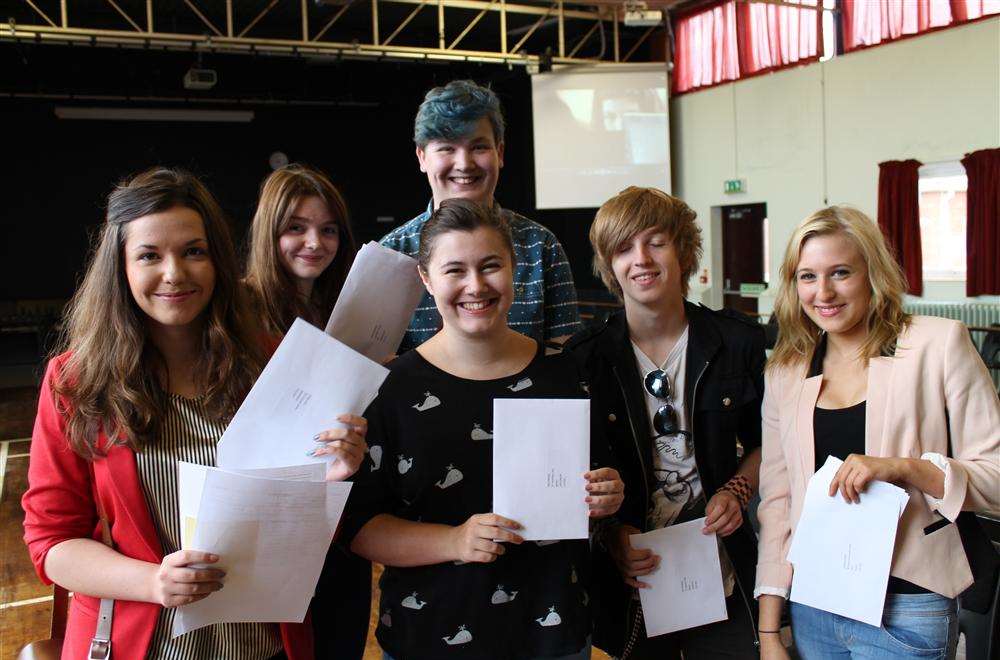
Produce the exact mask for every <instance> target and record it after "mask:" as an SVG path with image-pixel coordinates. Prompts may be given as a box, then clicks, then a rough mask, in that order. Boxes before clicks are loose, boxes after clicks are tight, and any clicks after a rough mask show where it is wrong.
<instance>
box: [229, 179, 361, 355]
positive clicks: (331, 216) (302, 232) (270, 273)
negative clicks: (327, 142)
mask: <svg viewBox="0 0 1000 660" xmlns="http://www.w3.org/2000/svg"><path fill="white" fill-rule="evenodd" d="M356 252H357V248H356V246H355V244H354V235H353V234H352V233H351V225H350V223H349V222H348V218H347V204H346V203H345V202H344V198H343V197H342V196H341V194H340V192H338V191H337V189H336V188H335V187H334V185H333V184H332V183H331V182H330V179H329V178H327V176H326V175H325V174H323V173H322V172H320V171H319V170H316V169H313V168H311V167H309V166H307V165H298V164H292V165H287V166H285V167H282V168H281V169H278V170H275V171H274V172H272V173H271V175H270V176H268V177H267V178H266V179H264V183H263V184H262V185H261V188H260V201H259V202H258V204H257V212H256V213H255V214H254V217H253V223H252V224H251V226H250V250H249V256H248V259H247V270H246V283H247V285H248V286H249V288H250V291H251V292H252V294H253V298H254V302H255V304H256V305H257V308H258V310H259V311H260V312H261V316H262V320H263V323H264V327H265V330H266V332H268V333H269V334H271V335H275V336H278V335H283V334H284V333H285V332H286V331H287V330H288V328H289V326H291V325H292V321H294V320H295V318H296V317H301V318H303V319H305V320H306V321H309V322H310V323H312V324H313V325H316V326H320V327H322V326H323V324H324V323H326V319H327V317H328V316H329V315H330V312H331V311H332V310H333V305H334V303H335V302H336V301H337V296H338V295H339V294H340V289H341V287H342V286H343V285H344V280H345V279H346V278H347V273H348V271H349V270H350V269H351V263H353V261H354V255H355V253H356Z"/></svg>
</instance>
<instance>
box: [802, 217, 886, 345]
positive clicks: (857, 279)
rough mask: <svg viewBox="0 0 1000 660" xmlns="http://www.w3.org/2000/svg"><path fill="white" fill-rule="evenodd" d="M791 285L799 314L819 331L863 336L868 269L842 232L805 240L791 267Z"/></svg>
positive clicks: (869, 287) (857, 251)
mask: <svg viewBox="0 0 1000 660" xmlns="http://www.w3.org/2000/svg"><path fill="white" fill-rule="evenodd" d="M795 286H796V292H797V293H798V296H799V304H801V305H802V311H803V312H805V314H806V316H808V317H809V318H810V319H811V320H812V322H813V323H815V324H816V325H817V326H819V328H820V329H821V330H824V331H826V332H827V333H828V334H830V335H841V336H845V337H846V336H851V335H857V334H858V333H860V334H861V335H862V336H863V335H864V334H866V333H867V327H866V325H865V323H864V321H865V318H866V317H867V314H868V305H869V303H870V302H871V297H872V294H871V284H870V283H869V281H868V268H867V266H866V265H865V262H864V259H862V257H861V251H860V250H859V249H858V247H857V245H855V244H854V241H853V240H851V238H850V237H848V235H847V234H845V233H844V232H836V233H832V234H821V235H818V236H812V237H811V238H809V239H808V240H806V242H805V243H804V244H803V245H802V249H801V250H800V252H799V263H798V265H797V266H796V268H795Z"/></svg>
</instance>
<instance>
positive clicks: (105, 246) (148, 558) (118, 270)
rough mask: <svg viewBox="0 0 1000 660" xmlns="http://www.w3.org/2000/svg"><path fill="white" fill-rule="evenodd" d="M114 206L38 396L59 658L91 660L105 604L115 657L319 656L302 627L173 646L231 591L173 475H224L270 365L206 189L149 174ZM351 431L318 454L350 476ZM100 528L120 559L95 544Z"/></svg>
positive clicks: (36, 519)
mask: <svg viewBox="0 0 1000 660" xmlns="http://www.w3.org/2000/svg"><path fill="white" fill-rule="evenodd" d="M107 208H108V211H107V218H106V221H105V223H104V226H103V229H102V231H101V233H100V235H99V237H98V240H97V244H96V247H95V250H94V253H93V256H92V258H91V262H90V264H89V266H88V268H87V272H86V275H85V277H84V280H83V283H82V285H81V286H80V289H79V290H78V291H77V293H76V295H75V296H74V298H73V300H72V301H71V303H70V305H69V307H68V310H67V314H66V318H65V323H64V338H63V341H62V344H61V349H62V351H63V352H62V353H61V354H60V355H58V356H57V357H55V358H54V359H53V360H52V361H51V362H50V363H49V366H48V369H47V371H46V374H45V379H44V382H43V384H42V390H41V394H40V397H39V404H38V417H37V419H36V422H35V429H34V432H33V434H32V444H31V463H30V466H29V470H28V490H27V492H26V493H25V495H24V498H23V500H22V505H23V507H24V510H25V519H24V528H25V541H26V543H27V544H28V549H29V551H30V553H31V557H32V560H33V562H34V564H35V567H36V570H37V571H38V574H39V576H40V577H41V578H42V580H43V581H45V582H46V583H52V582H56V583H58V584H59V585H61V586H62V587H64V588H66V589H68V590H71V591H73V592H75V597H74V598H73V603H72V606H71V609H70V614H69V620H68V624H67V630H66V640H65V642H64V645H63V657H64V658H81V657H87V653H88V649H89V645H90V640H91V638H92V637H93V636H94V633H95V628H96V625H97V613H98V607H99V604H100V600H101V599H113V600H114V618H113V625H112V629H111V646H112V653H113V655H114V657H115V659H116V660H125V659H133V658H135V659H136V660H138V659H139V658H167V657H183V658H185V659H187V658H205V659H209V658H211V659H215V658H232V659H236V658H239V659H244V658H246V659H260V660H267V659H269V658H273V657H285V656H286V655H287V657H288V658H291V659H292V660H297V659H298V658H302V659H306V658H312V657H313V645H312V635H311V632H310V629H309V626H308V625H303V624H281V625H280V626H276V625H274V624H262V623H235V624H219V625H214V626H209V627H206V628H202V629H200V630H197V631H192V632H190V633H188V634H185V635H182V636H180V637H178V638H176V639H171V636H170V632H171V625H172V621H173V613H174V609H173V608H175V607H177V606H179V605H185V604H188V603H192V602H194V601H197V600H201V599H203V598H207V597H210V596H211V594H212V593H213V592H215V591H217V590H219V589H221V588H223V586H224V584H225V576H224V573H223V572H222V571H221V570H216V569H213V568H193V567H192V565H208V566H209V567H211V566H212V565H213V564H217V563H218V562H219V561H220V558H219V557H218V556H215V555H210V554H207V553H204V552H197V551H192V550H180V543H179V536H180V532H179V529H178V528H179V521H178V519H177V518H178V516H177V509H176V507H177V483H176V462H177V461H178V460H187V461H191V462H198V463H202V464H207V465H211V464H214V462H215V445H216V443H217V441H218V439H219V437H220V436H221V434H222V431H223V430H224V428H225V424H226V422H227V421H228V419H229V417H230V416H231V415H232V414H233V413H234V412H235V410H236V408H237V407H238V406H239V404H240V402H241V401H242V399H243V397H244V395H245V394H246V392H247V391H248V390H249V389H250V387H251V385H252V383H253V381H254V379H255V378H256V376H257V375H258V373H259V372H260V369H261V368H262V366H263V362H264V359H265V356H264V355H263V354H262V351H261V349H260V346H259V342H258V341H257V338H256V331H255V329H254V328H253V327H252V326H251V325H250V324H249V323H248V320H247V315H246V312H245V309H246V304H245V302H244V300H243V294H242V293H241V287H240V286H239V284H238V275H237V274H238V269H237V264H236V256H235V251H234V249H233V244H232V240H231V238H230V235H229V232H228V229H227V227H226V223H225V220H224V218H223V214H222V211H221V209H220V208H219V206H218V204H217V203H216V202H215V200H214V199H213V198H212V196H211V195H210V194H209V192H208V191H207V190H206V189H205V188H204V187H203V186H202V185H201V184H200V183H199V182H198V181H197V180H196V179H195V178H193V177H192V176H191V175H189V174H187V173H185V172H181V171H176V170H169V169H153V170H149V171H147V172H144V173H142V174H140V175H138V176H136V177H134V178H133V179H131V180H129V181H127V182H125V183H123V184H121V185H119V186H118V187H117V188H116V189H115V190H114V191H113V192H112V194H111V195H110V197H109V198H108V206H107ZM345 421H347V422H348V424H349V426H348V427H347V428H345V429H336V430H331V431H326V432H324V433H322V434H320V436H318V438H319V439H320V440H321V441H323V443H322V444H321V445H320V450H319V451H320V453H328V454H332V455H336V456H337V457H338V458H340V459H341V460H339V461H338V462H337V464H339V465H342V466H347V467H345V468H343V471H344V472H353V470H355V469H357V465H358V464H359V463H360V460H361V458H362V457H363V451H364V449H363V447H364V439H363V434H364V430H365V429H364V422H363V420H360V418H355V419H348V420H345ZM334 476H338V475H334ZM339 476H343V475H339ZM101 517H104V518H106V520H107V522H108V524H109V527H110V532H111V539H112V541H113V543H114V546H113V548H112V547H108V546H107V545H105V544H104V543H102V542H101V541H100V539H101V527H102V525H101V522H100V518H101Z"/></svg>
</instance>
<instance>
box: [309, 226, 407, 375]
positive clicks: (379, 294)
mask: <svg viewBox="0 0 1000 660" xmlns="http://www.w3.org/2000/svg"><path fill="white" fill-rule="evenodd" d="M423 295H424V284H423V282H421V281H420V276H419V275H418V274H417V260H416V259H413V258H411V257H408V256H406V255H405V254H402V253H401V252H396V251H395V250H391V249H389V248H387V247H383V246H381V245H379V244H378V243H375V242H369V243H365V244H364V245H362V246H361V250H359V251H358V254H357V256H355V257H354V264H353V265H352V266H351V272H350V273H348V274H347V280H346V281H345V282H344V286H343V288H342V289H341V291H340V295H339V296H338V297H337V303H336V305H334V307H333V312H332V313H331V314H330V319H329V321H327V323H326V333H327V334H328V335H330V336H331V337H336V338H337V339H339V340H340V341H342V342H343V343H344V344H346V345H348V346H350V347H351V348H353V349H354V350H356V351H357V352H358V353H361V354H362V355H365V356H367V357H368V358H370V359H372V360H374V361H376V362H379V363H381V362H382V361H383V360H384V359H385V358H386V357H388V356H390V355H392V354H394V353H395V352H396V350H397V349H398V348H399V343H400V342H401V341H402V339H403V335H404V334H405V333H406V328H407V327H408V326H409V324H410V318H411V317H412V316H413V311H414V310H415V309H416V308H417V305H418V304H420V299H421V298H422V297H423Z"/></svg>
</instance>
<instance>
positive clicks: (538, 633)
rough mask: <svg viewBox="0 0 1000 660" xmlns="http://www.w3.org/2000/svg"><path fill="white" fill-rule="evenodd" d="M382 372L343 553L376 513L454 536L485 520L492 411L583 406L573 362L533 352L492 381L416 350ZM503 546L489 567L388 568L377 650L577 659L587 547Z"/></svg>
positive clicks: (407, 656) (421, 655)
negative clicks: (554, 401) (576, 401)
mask: <svg viewBox="0 0 1000 660" xmlns="http://www.w3.org/2000/svg"><path fill="white" fill-rule="evenodd" d="M390 369H391V373H390V375H389V377H388V378H387V379H386V381H385V383H384V384H383V385H382V388H381V390H380V392H379V396H378V398H377V399H376V400H375V402H374V403H372V405H371V407H370V408H369V409H368V411H367V412H366V413H365V417H366V418H367V419H368V423H369V427H368V437H367V440H368V444H369V446H370V450H369V456H368V457H367V458H366V460H365V463H363V464H362V466H361V469H360V470H359V471H358V473H357V475H356V476H355V486H354V490H353V491H352V492H351V498H350V501H349V502H348V510H347V514H346V516H345V522H344V524H343V526H342V528H341V533H340V536H339V537H338V542H341V543H344V544H347V545H349V544H350V542H351V539H353V537H354V535H355V534H356V533H357V531H358V530H360V529H361V528H362V527H363V526H364V525H365V523H367V522H368V521H369V520H371V519H372V518H373V517H374V516H376V515H379V514H382V513H388V514H392V515H395V516H398V517H400V518H404V519H406V520H412V521H419V522H425V523H439V524H445V525H455V526H457V525H461V524H462V523H464V522H465V521H466V520H467V519H468V518H469V516H472V515H474V514H477V513H489V512H490V511H491V510H492V506H491V500H492V491H493V479H492V445H493V434H492V431H493V400H494V399H496V398H582V397H586V392H585V391H584V390H583V389H582V387H581V380H580V377H579V374H578V371H577V369H576V367H575V364H574V363H573V362H572V361H571V360H570V358H569V357H568V356H564V355H549V356H546V355H545V351H544V347H543V346H542V345H541V344H539V349H538V352H537V353H536V355H535V358H534V359H533V360H532V361H531V363H530V364H529V365H528V366H527V367H526V368H525V369H524V370H523V371H521V372H520V373H518V374H515V375H513V376H510V377H507V378H501V379H498V380H467V379H462V378H458V377H456V376H453V375H451V374H448V373H446V372H444V371H442V370H440V369H438V368H437V367H435V366H433V365H432V364H430V363H429V362H427V361H426V360H425V359H424V358H423V357H421V356H420V354H419V353H418V352H417V351H409V352H408V353H405V354H404V355H403V356H401V357H400V358H398V359H396V360H395V361H394V362H393V363H392V364H391V365H390ZM593 444H595V443H593V442H592V445H593ZM591 455H592V458H593V457H594V456H595V452H594V449H593V447H592V452H591ZM581 481H582V480H581ZM585 496H586V493H585V491H584V490H583V487H582V485H581V488H580V497H581V498H583V497H585ZM506 546H507V551H506V553H505V554H503V555H501V556H500V557H499V558H498V559H497V560H496V561H495V562H493V563H489V564H483V563H466V564H459V563H454V562H446V563H443V564H435V565H431V566H420V567H415V568H395V567H386V569H385V571H384V573H383V574H382V580H381V583H380V586H381V591H382V597H381V603H380V608H379V613H378V615H379V625H378V629H377V631H376V636H377V638H378V641H379V644H380V645H381V646H382V648H383V649H384V650H385V651H386V652H387V653H388V654H389V655H391V656H392V657H393V658H395V659H396V660H414V659H416V660H421V659H425V658H426V659H434V660H441V659H443V658H446V659H447V658H462V659H465V658H477V659H487V660H490V659H494V658H495V659H497V660H500V659H503V660H514V659H519V658H537V657H547V656H560V655H568V654H570V653H574V652H576V651H579V650H580V649H581V648H583V646H584V644H585V643H586V639H587V635H588V634H589V633H590V623H589V615H588V612H587V602H588V595H587V591H586V584H587V575H586V573H587V563H588V561H587V559H588V546H587V541H586V540H574V541H558V542H550V541H542V542H533V541H525V542H524V543H523V544H522V545H520V546H516V545H513V544H506Z"/></svg>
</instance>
